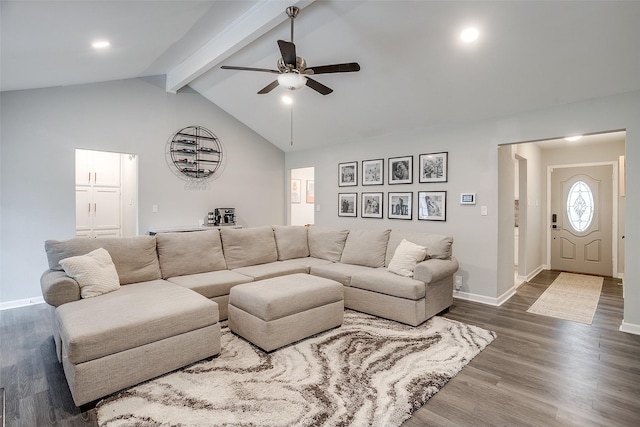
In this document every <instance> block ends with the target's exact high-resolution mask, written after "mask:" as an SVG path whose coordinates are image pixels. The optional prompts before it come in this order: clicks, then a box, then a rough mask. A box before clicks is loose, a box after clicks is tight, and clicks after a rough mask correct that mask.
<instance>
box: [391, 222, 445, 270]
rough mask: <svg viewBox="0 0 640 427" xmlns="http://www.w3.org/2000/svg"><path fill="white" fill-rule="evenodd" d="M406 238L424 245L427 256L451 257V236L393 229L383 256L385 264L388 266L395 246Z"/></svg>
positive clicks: (437, 257)
mask: <svg viewBox="0 0 640 427" xmlns="http://www.w3.org/2000/svg"><path fill="white" fill-rule="evenodd" d="M402 239H407V240H408V241H410V242H412V243H415V244H416V245H420V246H424V247H425V248H427V258H426V259H430V258H436V259H449V258H451V245H452V244H453V237H451V236H443V235H440V234H431V233H420V232H415V231H398V230H393V231H391V234H389V244H388V245H387V255H386V258H385V264H384V265H385V266H387V267H388V266H389V263H390V262H391V259H392V258H393V254H394V253H395V252H396V248H397V247H398V245H399V244H400V242H401V241H402Z"/></svg>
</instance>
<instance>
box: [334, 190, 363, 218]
mask: <svg viewBox="0 0 640 427" xmlns="http://www.w3.org/2000/svg"><path fill="white" fill-rule="evenodd" d="M357 214H358V193H338V216H357Z"/></svg>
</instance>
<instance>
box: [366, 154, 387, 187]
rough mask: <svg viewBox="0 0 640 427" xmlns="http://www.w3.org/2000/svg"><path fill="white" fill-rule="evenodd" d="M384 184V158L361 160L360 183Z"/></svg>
mask: <svg viewBox="0 0 640 427" xmlns="http://www.w3.org/2000/svg"><path fill="white" fill-rule="evenodd" d="M382 184H384V159H376V160H363V161H362V185H382Z"/></svg>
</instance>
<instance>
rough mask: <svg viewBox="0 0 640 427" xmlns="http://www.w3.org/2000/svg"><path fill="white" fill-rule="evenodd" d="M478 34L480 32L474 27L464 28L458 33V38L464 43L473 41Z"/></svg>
mask: <svg viewBox="0 0 640 427" xmlns="http://www.w3.org/2000/svg"><path fill="white" fill-rule="evenodd" d="M478 36H480V32H479V31H478V29H477V28H475V27H469V28H466V29H465V30H464V31H463V32H462V33H460V39H461V40H462V41H463V42H465V43H473V42H474V41H476V40H477V39H478Z"/></svg>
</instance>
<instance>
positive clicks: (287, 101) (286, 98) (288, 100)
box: [282, 95, 293, 105]
mask: <svg viewBox="0 0 640 427" xmlns="http://www.w3.org/2000/svg"><path fill="white" fill-rule="evenodd" d="M282 102H284V103H285V104H287V105H291V104H293V98H291V97H290V96H287V95H284V96H283V97H282Z"/></svg>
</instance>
